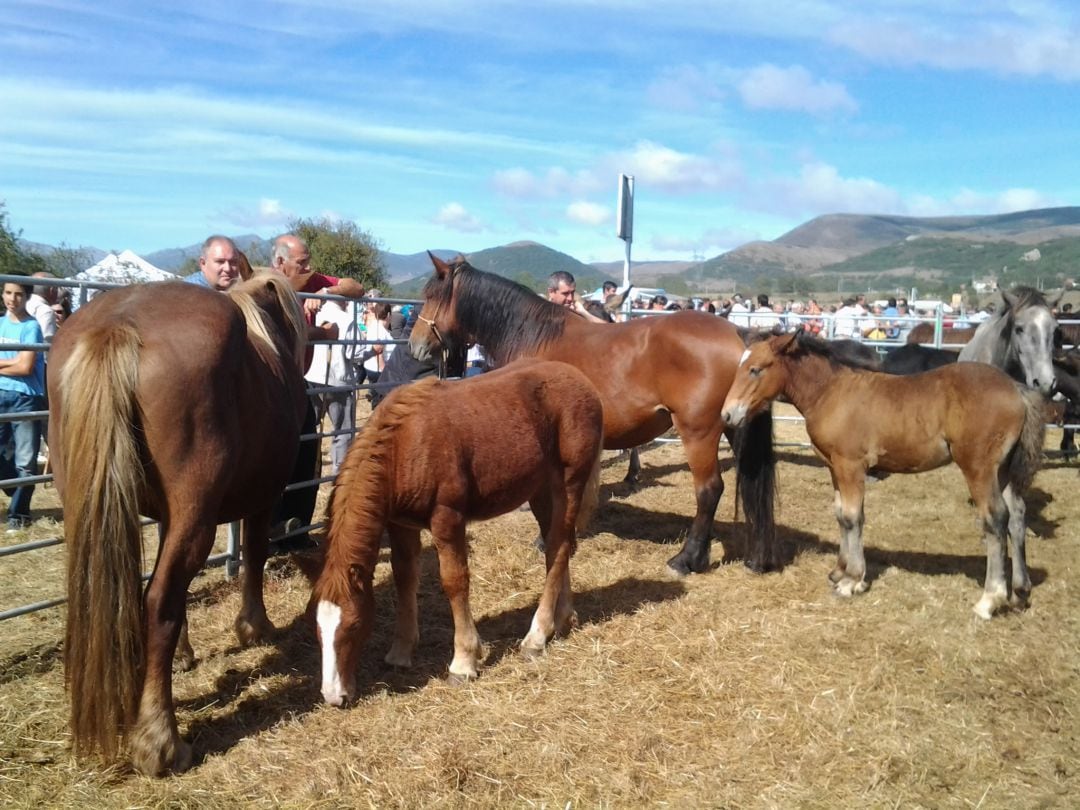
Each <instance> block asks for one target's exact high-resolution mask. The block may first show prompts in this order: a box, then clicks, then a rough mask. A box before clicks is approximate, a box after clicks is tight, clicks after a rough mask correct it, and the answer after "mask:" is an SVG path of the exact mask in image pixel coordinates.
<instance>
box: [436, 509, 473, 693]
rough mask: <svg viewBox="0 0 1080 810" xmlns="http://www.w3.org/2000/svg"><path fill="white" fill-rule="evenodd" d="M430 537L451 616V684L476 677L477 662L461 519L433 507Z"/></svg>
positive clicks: (456, 514) (453, 512) (466, 555)
mask: <svg viewBox="0 0 1080 810" xmlns="http://www.w3.org/2000/svg"><path fill="white" fill-rule="evenodd" d="M431 535H432V537H433V538H434V540H435V550H436V551H437V552H438V554H439V578H440V579H441V580H442V586H443V591H444V592H445V593H446V597H447V599H449V600H450V611H451V612H452V613H453V616H454V660H453V661H451V662H450V679H451V680H452V681H458V680H468V679H469V678H475V677H476V675H477V666H478V664H479V662H480V656H481V647H480V634H479V633H477V632H476V623H475V622H473V618H472V611H471V610H470V609H469V551H468V548H467V543H466V539H465V519H464V517H463V516H462V515H461V514H460V513H458V512H456V511H454V510H452V509H447V508H446V507H441V506H440V507H436V508H435V512H434V514H433V515H432V517H431Z"/></svg>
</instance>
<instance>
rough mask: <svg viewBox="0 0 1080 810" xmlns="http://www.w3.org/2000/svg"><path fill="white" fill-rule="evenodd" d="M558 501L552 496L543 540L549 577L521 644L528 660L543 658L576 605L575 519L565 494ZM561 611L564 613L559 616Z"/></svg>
mask: <svg viewBox="0 0 1080 810" xmlns="http://www.w3.org/2000/svg"><path fill="white" fill-rule="evenodd" d="M559 494H560V495H561V497H559V498H555V497H551V496H550V495H549V497H548V499H547V500H548V502H549V510H550V511H549V515H550V519H549V530H548V533H547V534H546V535H545V537H544V541H545V542H544V555H545V558H546V563H547V576H546V577H545V578H544V590H543V592H542V593H541V595H540V603H539V605H538V606H537V608H536V613H535V614H533V620H532V625H531V626H530V627H529V632H528V633H527V634H526V636H525V638H524V639H523V640H522V642H521V651H522V653H523V654H524V655H525V656H526V657H534V656H537V655H540V654H541V653H543V651H544V647H545V646H546V645H547V642H548V639H550V638H551V637H552V636H553V635H555V633H556V631H558V630H560V629H562V628H563V627H565V626H566V624H567V623H569V622H571V621H572V618H571V615H572V614H573V603H572V600H571V599H570V598H569V594H564V592H563V591H564V588H565V589H566V590H567V591H568V590H569V576H568V574H569V568H570V549H571V548H572V545H573V537H574V531H575V529H574V520H575V519H576V510H575V511H574V516H571V515H570V510H569V509H568V508H567V507H568V505H567V498H566V496H565V494H563V493H559ZM560 608H561V610H562V612H561V613H560Z"/></svg>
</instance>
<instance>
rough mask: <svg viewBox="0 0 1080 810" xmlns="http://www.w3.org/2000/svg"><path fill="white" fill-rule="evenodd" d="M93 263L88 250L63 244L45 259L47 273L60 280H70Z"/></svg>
mask: <svg viewBox="0 0 1080 810" xmlns="http://www.w3.org/2000/svg"><path fill="white" fill-rule="evenodd" d="M93 263H94V259H93V256H92V255H91V253H90V251H89V250H87V249H86V248H73V247H69V246H68V245H66V244H64V243H63V242H61V243H60V245H59V247H56V248H53V251H52V253H50V254H49V255H48V256H46V257H45V264H46V265H47V266H48V270H49V272H50V273H52V274H53V275H54V276H59V277H60V278H71V277H72V276H74V275H75V274H77V273H81V272H82V271H83V270H85V269H86V268H87V267H89V266H90V265H92V264H93Z"/></svg>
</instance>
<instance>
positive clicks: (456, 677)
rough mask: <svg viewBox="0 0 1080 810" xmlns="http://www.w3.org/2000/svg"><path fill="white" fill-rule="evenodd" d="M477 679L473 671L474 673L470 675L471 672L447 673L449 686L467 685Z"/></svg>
mask: <svg viewBox="0 0 1080 810" xmlns="http://www.w3.org/2000/svg"><path fill="white" fill-rule="evenodd" d="M475 680H476V673H473V674H472V675H469V674H459V673H457V672H449V673H447V675H446V683H447V685H448V686H453V687H455V688H458V687H462V686H465V685H467V684H468V683H469V681H475Z"/></svg>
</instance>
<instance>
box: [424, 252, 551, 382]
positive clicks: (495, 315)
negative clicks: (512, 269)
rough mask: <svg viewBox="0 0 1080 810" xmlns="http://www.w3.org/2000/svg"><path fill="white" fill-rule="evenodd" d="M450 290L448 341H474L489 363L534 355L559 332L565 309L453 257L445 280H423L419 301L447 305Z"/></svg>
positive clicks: (461, 258) (511, 282)
mask: <svg viewBox="0 0 1080 810" xmlns="http://www.w3.org/2000/svg"><path fill="white" fill-rule="evenodd" d="M455 290H456V298H457V309H456V311H455V313H454V317H455V320H456V322H457V332H456V333H455V334H452V335H451V334H447V335H444V336H445V337H446V338H447V339H448V340H452V341H456V342H460V343H464V342H469V343H478V344H480V345H481V346H483V347H484V351H485V352H487V356H488V358H489V359H490V360H491V361H492V362H493V363H494V365H497V366H501V365H504V364H505V363H509V362H510V361H511V360H514V359H515V358H517V357H522V356H528V355H531V354H535V353H536V352H537V351H539V350H540V349H541V348H542V347H543V346H545V345H546V344H548V343H550V342H551V341H553V340H556V339H558V338H559V337H561V336H562V333H563V330H564V328H565V327H566V319H567V317H570V315H571V313H570V312H569V311H568V310H567V309H566V308H565V307H560V306H558V305H556V304H553V303H551V302H550V301H547V300H545V299H543V298H541V297H539V296H538V295H537V294H536V293H534V292H533V291H532V290H530V289H529V288H528V287H525V286H524V285H522V284H518V283H517V282H516V281H511V280H510V279H507V278H503V277H502V276H497V275H495V274H494V273H485V272H483V271H482V270H477V269H476V268H475V267H473V266H472V265H470V264H469V263H468V262H467V261H466V260H465V258H464V257H461V256H459V257H458V258H456V259H454V260H453V261H452V262H451V263H450V274H449V277H448V278H446V279H442V278H440V277H439V276H438V275H434V276H432V277H431V278H430V279H429V280H428V282H427V284H426V285H424V293H423V294H424V298H425V300H429V301H432V302H434V303H436V304H437V305H438V306H439V307H447V306H449V305H450V301H451V298H452V297H453V296H454V294H455Z"/></svg>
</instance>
